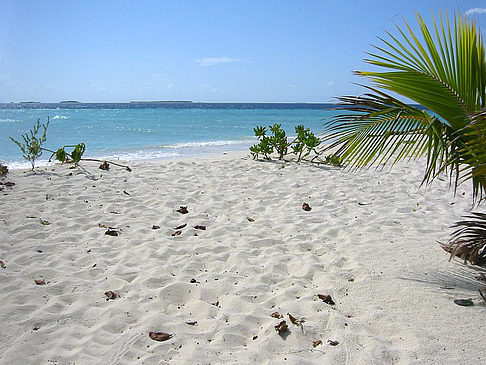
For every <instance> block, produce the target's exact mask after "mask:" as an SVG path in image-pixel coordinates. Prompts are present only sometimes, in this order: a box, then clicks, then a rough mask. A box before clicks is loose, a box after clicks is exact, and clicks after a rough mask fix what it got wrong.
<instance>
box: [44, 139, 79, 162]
mask: <svg viewBox="0 0 486 365" xmlns="http://www.w3.org/2000/svg"><path fill="white" fill-rule="evenodd" d="M70 147H73V148H74V149H73V150H72V152H71V153H68V152H66V150H65V148H70ZM85 149H86V146H85V145H84V143H78V144H77V145H68V146H62V147H61V148H59V149H58V150H57V151H56V152H53V151H50V152H52V155H51V158H50V159H49V161H50V160H51V159H52V157H53V156H54V155H55V156H56V160H58V161H61V162H72V163H74V164H77V163H79V161H81V158H82V157H83V153H84V151H85Z"/></svg>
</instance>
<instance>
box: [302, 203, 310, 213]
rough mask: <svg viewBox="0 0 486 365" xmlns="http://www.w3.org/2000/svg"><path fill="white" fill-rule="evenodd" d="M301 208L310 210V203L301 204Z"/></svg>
mask: <svg viewBox="0 0 486 365" xmlns="http://www.w3.org/2000/svg"><path fill="white" fill-rule="evenodd" d="M302 209H304V210H305V211H306V212H310V211H311V210H312V208H311V207H310V205H309V204H307V203H304V204H302Z"/></svg>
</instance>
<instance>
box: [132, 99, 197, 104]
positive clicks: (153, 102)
mask: <svg viewBox="0 0 486 365" xmlns="http://www.w3.org/2000/svg"><path fill="white" fill-rule="evenodd" d="M130 103H131V104H134V103H146V104H173V103H186V104H187V103H192V101H191V100H154V101H144V100H140V101H139V100H130Z"/></svg>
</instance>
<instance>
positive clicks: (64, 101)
mask: <svg viewBox="0 0 486 365" xmlns="http://www.w3.org/2000/svg"><path fill="white" fill-rule="evenodd" d="M72 103H79V101H77V100H63V101H61V102H59V104H72Z"/></svg>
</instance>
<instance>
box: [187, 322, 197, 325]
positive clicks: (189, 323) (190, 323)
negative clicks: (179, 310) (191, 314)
mask: <svg viewBox="0 0 486 365" xmlns="http://www.w3.org/2000/svg"><path fill="white" fill-rule="evenodd" d="M186 324H188V325H189V326H195V325H196V324H197V321H187V322H186Z"/></svg>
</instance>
